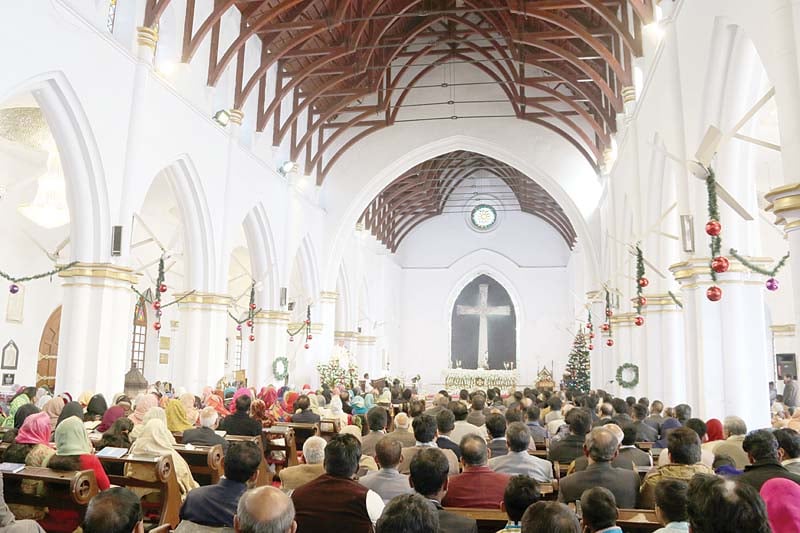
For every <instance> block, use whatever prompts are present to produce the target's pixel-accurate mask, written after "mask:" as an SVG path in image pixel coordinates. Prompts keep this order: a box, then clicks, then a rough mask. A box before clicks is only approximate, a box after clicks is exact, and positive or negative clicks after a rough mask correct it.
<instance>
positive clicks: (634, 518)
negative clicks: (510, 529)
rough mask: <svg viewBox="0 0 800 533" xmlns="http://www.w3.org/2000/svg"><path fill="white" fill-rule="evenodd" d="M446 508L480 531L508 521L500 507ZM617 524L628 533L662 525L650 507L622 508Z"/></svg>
mask: <svg viewBox="0 0 800 533" xmlns="http://www.w3.org/2000/svg"><path fill="white" fill-rule="evenodd" d="M446 510H447V511H450V512H453V513H456V514H460V515H462V516H466V517H468V518H472V519H474V520H475V521H477V522H478V532H479V533H494V532H495V531H499V530H501V529H503V527H505V525H506V523H507V522H508V516H507V515H506V513H504V512H503V511H501V510H499V509H474V508H458V507H447V508H446ZM617 525H618V526H620V527H621V528H622V529H623V531H625V532H626V533H650V532H652V531H655V530H657V529H658V528H660V527H661V524H660V523H659V522H658V520H656V516H655V511H651V510H649V509H620V510H619V519H618V520H617Z"/></svg>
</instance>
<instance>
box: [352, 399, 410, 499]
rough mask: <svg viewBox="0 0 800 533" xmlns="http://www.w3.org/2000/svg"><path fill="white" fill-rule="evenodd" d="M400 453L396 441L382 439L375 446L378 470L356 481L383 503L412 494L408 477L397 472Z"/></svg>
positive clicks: (401, 449)
mask: <svg viewBox="0 0 800 533" xmlns="http://www.w3.org/2000/svg"><path fill="white" fill-rule="evenodd" d="M381 409H382V408H381ZM402 451H403V447H402V446H401V445H400V443H399V442H397V441H396V440H391V439H388V438H386V437H384V438H382V439H381V440H379V441H378V444H377V445H376V446H375V462H377V463H378V466H379V467H380V470H377V471H374V472H368V473H367V475H365V476H364V477H362V478H361V479H359V480H358V482H359V483H361V484H362V485H364V486H365V487H367V488H368V489H370V490H372V491H374V492H376V493H377V494H378V496H380V497H381V498H383V503H389V500H391V499H392V498H394V497H395V496H399V495H401V494H408V493H411V492H414V489H412V488H411V485H409V483H408V476H407V475H405V474H401V473H400V472H399V471H398V470H397V465H399V464H400V459H401V457H402V454H401V452H402Z"/></svg>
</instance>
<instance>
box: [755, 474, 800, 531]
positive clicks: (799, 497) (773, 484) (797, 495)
mask: <svg viewBox="0 0 800 533" xmlns="http://www.w3.org/2000/svg"><path fill="white" fill-rule="evenodd" d="M761 498H762V499H763V500H764V503H766V504H767V517H768V519H769V525H770V526H772V531H773V533H796V532H797V531H800V485H798V484H797V483H795V482H794V481H791V480H789V479H784V478H773V479H770V480H769V481H767V482H766V483H764V484H763V485H762V486H761Z"/></svg>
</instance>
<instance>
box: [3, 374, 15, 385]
mask: <svg viewBox="0 0 800 533" xmlns="http://www.w3.org/2000/svg"><path fill="white" fill-rule="evenodd" d="M13 384H14V374H3V385H13Z"/></svg>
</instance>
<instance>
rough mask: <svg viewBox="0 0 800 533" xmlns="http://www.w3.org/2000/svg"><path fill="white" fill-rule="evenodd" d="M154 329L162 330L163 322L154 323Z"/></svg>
mask: <svg viewBox="0 0 800 533" xmlns="http://www.w3.org/2000/svg"><path fill="white" fill-rule="evenodd" d="M153 329H154V330H156V331H158V330H160V329H161V322H155V323H154V324H153Z"/></svg>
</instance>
